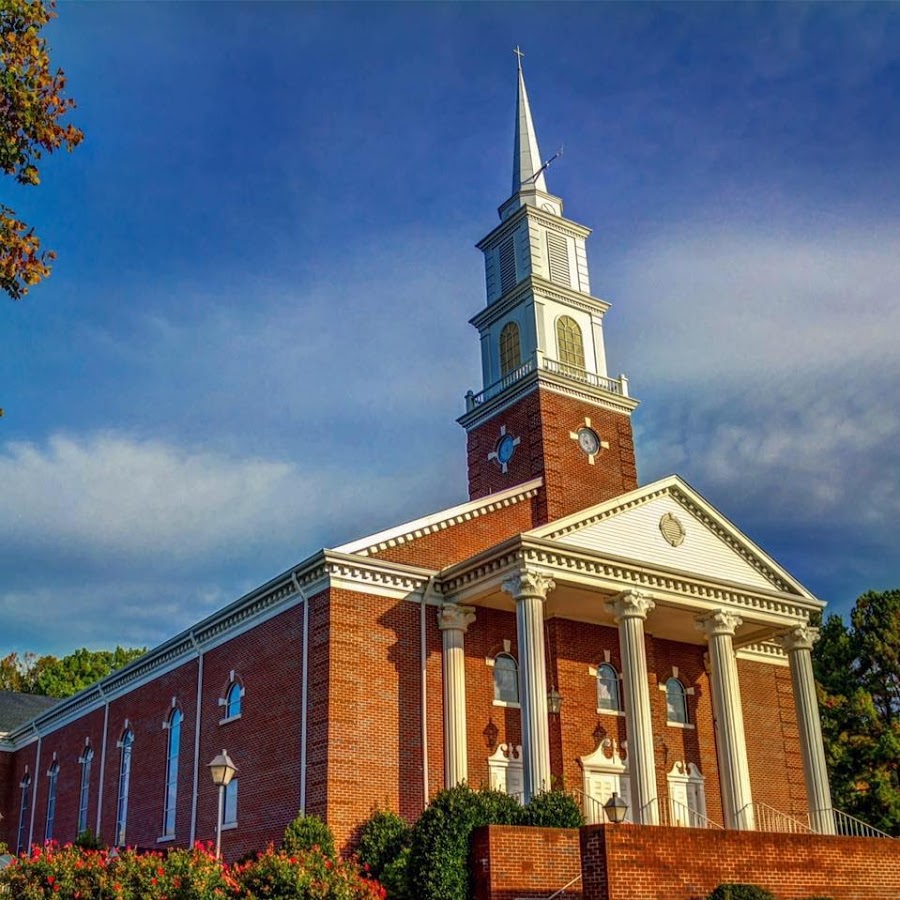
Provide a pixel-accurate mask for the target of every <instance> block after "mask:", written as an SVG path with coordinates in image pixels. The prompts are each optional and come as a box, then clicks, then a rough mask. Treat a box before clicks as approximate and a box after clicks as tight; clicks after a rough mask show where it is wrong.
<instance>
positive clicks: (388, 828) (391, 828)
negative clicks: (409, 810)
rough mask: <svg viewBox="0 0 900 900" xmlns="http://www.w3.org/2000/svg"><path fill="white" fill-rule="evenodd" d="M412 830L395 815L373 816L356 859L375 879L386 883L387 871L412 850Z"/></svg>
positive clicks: (363, 830) (364, 829)
mask: <svg viewBox="0 0 900 900" xmlns="http://www.w3.org/2000/svg"><path fill="white" fill-rule="evenodd" d="M411 838H412V829H411V828H410V827H409V825H408V824H407V823H406V820H405V819H402V818H401V817H400V816H398V815H397V813H395V812H390V811H389V810H383V809H379V810H376V811H375V812H374V813H372V815H371V816H369V818H368V820H367V821H366V822H365V823H364V824H363V826H362V828H361V829H360V832H359V847H358V848H357V851H356V856H357V858H358V859H359V862H360V864H361V865H363V866H368V867H369V873H370V874H371V876H372V877H373V878H377V879H378V880H379V881H381V880H382V877H381V876H382V874H383V872H384V870H385V869H386V868H387V866H388V865H390V864H391V863H392V862H394V861H395V860H396V859H397V857H398V856H400V853H401V852H402V851H403V850H404V848H406V847H408V846H409V842H410V840H411Z"/></svg>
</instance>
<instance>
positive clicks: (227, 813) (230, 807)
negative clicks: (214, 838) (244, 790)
mask: <svg viewBox="0 0 900 900" xmlns="http://www.w3.org/2000/svg"><path fill="white" fill-rule="evenodd" d="M237 812H238V780H237V778H232V779H231V781H229V782H228V784H226V785H225V803H224V806H223V808H222V827H223V828H224V827H226V826H231V827H234V826H236V825H237Z"/></svg>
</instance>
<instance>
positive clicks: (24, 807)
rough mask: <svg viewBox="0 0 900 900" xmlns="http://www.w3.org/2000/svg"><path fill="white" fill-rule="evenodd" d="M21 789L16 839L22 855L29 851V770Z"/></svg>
mask: <svg viewBox="0 0 900 900" xmlns="http://www.w3.org/2000/svg"><path fill="white" fill-rule="evenodd" d="M19 788H20V789H21V791H22V796H21V802H20V804H19V831H18V837H17V838H16V853H21V852H22V851H23V850H27V849H28V825H29V820H28V811H29V809H30V808H31V775H30V773H29V772H28V769H26V770H25V775H24V777H23V778H22V780H21V781H20V782H19Z"/></svg>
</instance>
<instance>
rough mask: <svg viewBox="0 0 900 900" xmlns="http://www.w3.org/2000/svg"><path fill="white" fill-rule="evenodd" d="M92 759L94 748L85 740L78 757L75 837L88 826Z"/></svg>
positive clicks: (82, 832)
mask: <svg viewBox="0 0 900 900" xmlns="http://www.w3.org/2000/svg"><path fill="white" fill-rule="evenodd" d="M93 761H94V748H93V747H92V746H91V743H90V741H85V743H84V751H83V752H82V754H81V756H79V757H78V762H79V764H80V765H81V786H80V788H79V790H78V825H77V827H76V829H75V837H76V838H77V837H79V835H82V834H84V833H85V832H86V831H87V830H88V828H89V827H90V826H89V824H88V810H89V807H90V802H91V767H92V763H93Z"/></svg>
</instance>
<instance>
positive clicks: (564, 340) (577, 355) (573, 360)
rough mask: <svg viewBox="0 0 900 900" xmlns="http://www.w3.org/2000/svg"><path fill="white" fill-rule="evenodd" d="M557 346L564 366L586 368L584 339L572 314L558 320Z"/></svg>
mask: <svg viewBox="0 0 900 900" xmlns="http://www.w3.org/2000/svg"><path fill="white" fill-rule="evenodd" d="M556 347H557V352H558V354H559V361H560V362H561V363H562V364H563V365H564V366H572V367H573V368H576V369H582V370H583V369H584V341H583V340H582V337H581V329H580V328H579V327H578V323H577V322H576V321H575V320H574V319H573V318H572V317H571V316H560V317H559V318H558V319H557V320H556Z"/></svg>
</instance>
